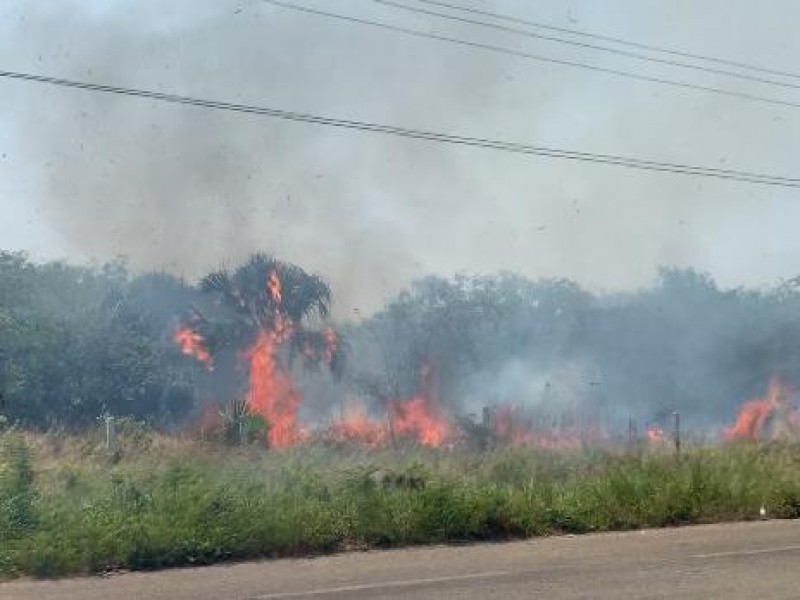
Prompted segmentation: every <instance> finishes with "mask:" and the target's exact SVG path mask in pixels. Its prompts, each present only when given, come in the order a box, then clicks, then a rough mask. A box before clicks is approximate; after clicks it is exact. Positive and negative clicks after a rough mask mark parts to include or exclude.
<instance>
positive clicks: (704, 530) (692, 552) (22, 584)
mask: <svg viewBox="0 0 800 600" xmlns="http://www.w3.org/2000/svg"><path fill="white" fill-rule="evenodd" d="M799 561H800V521H769V522H761V523H742V524H734V525H709V526H700V527H688V528H682V529H668V530H652V531H644V532H632V533H612V534H601V535H591V536H577V537H557V538H548V539H536V540H531V541H526V542H514V543H506V544H484V545H475V546H464V547H434V548H416V549H411V550H395V551H386V552H368V553H355V554H343V555H337V556H329V557H324V558H315V559H302V560H281V561H267V562H257V563H247V564H238V565H230V566H219V567H205V568H200V569H182V570H174V571H162V572H159V573H135V574H124V575H115V576H112V577H108V578H85V579H71V580H63V581H17V582H12V583H7V584H3V585H0V598H2V599H3V600H6V599H9V600H10V599H12V598H13V599H14V600H33V599H36V600H39V599H42V598H53V599H57V600H114V599H119V600H133V599H145V598H146V599H153V600H161V599H164V600H166V599H174V600H184V599H185V600H212V599H213V600H217V599H237V600H281V599H286V600H288V599H295V600H303V599H310V600H324V599H328V598H371V599H372V598H378V599H399V598H403V599H409V600H414V599H420V598H460V599H479V598H480V599H483V598H498V599H506V598H509V599H515V598H548V599H550V598H553V599H559V600H561V599H572V598H592V599H598V600H603V599H611V598H614V599H617V598H697V599H702V600H708V599H710V598H724V599H726V600H738V599H744V598H747V599H748V600H750V599H753V598H758V599H759V600H762V599H769V598H791V599H797V598H800V562H799Z"/></svg>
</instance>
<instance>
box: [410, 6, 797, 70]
mask: <svg viewBox="0 0 800 600" xmlns="http://www.w3.org/2000/svg"><path fill="white" fill-rule="evenodd" d="M417 2H419V3H421V4H428V5H432V6H439V7H443V8H449V9H452V10H457V11H461V12H463V13H468V14H473V15H481V16H484V17H491V18H493V19H499V20H502V21H507V22H509V23H518V24H520V25H528V26H530V27H538V28H539V29H545V30H547V31H557V32H559V33H569V34H571V35H576V36H581V37H585V38H590V39H595V40H602V41H604V42H613V43H615V44H620V45H623V46H628V47H630V48H639V49H640V50H648V51H650V52H658V53H661V54H669V55H672V56H680V57H682V58H691V59H694V60H702V61H706V62H711V63H716V64H718V65H727V66H729V67H738V68H740V69H747V70H749V71H756V72H759V73H767V74H769V75H781V76H783V77H794V78H796V79H800V74H797V73H790V72H788V71H780V70H777V69H768V68H766V67H761V66H758V65H753V64H750V63H745V62H740V61H736V60H731V59H728V58H719V57H715V56H706V55H703V54H695V53H692V52H684V51H681V50H675V49H673V48H665V47H664V46H656V45H653V44H642V43H640V42H633V41H631V40H626V39H623V38H619V37H614V36H610V35H602V34H598V33H591V32H588V31H581V30H579V29H571V28H568V27H557V26H555V25H550V24H547V23H542V22H541V21H531V20H529V19H521V18H519V17H514V16H511V15H505V14H500V13H495V12H489V11H486V10H479V9H476V8H469V7H466V6H461V5H459V4H451V3H448V2H439V1H438V0H417Z"/></svg>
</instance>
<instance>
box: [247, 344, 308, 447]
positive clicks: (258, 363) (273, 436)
mask: <svg viewBox="0 0 800 600" xmlns="http://www.w3.org/2000/svg"><path fill="white" fill-rule="evenodd" d="M278 339H279V338H278V337H277V336H276V334H275V332H271V331H266V330H262V331H260V332H259V333H258V337H257V338H256V341H255V342H254V343H253V345H252V346H250V348H248V349H247V352H246V356H247V360H248V364H249V367H250V387H249V389H248V391H247V408H248V410H249V411H250V412H251V413H252V414H257V415H261V416H262V417H263V418H264V420H265V421H266V422H267V426H268V433H267V437H268V440H269V445H270V447H271V448H286V447H288V446H291V445H293V444H295V443H297V442H298V441H300V439H301V438H302V437H303V434H302V432H301V431H300V430H299V428H298V426H297V410H298V408H299V407H300V393H299V392H298V391H297V390H296V389H295V387H294V383H293V382H292V379H291V377H290V376H289V374H288V373H287V372H286V371H285V370H284V368H283V367H282V366H281V365H280V364H279V363H278V362H277V360H276V351H277V349H278Z"/></svg>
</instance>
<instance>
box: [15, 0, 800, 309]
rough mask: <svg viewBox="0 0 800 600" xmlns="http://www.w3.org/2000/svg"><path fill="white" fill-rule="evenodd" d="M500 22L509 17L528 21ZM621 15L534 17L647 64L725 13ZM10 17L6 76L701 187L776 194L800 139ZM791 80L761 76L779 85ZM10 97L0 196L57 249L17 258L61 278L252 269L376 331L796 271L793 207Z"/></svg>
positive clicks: (381, 39) (416, 148)
mask: <svg viewBox="0 0 800 600" xmlns="http://www.w3.org/2000/svg"><path fill="white" fill-rule="evenodd" d="M540 4H541V3H540ZM733 4H735V5H736V6H733V7H732V6H731V3H729V2H726V3H724V4H720V8H721V9H722V8H724V12H725V13H726V14H730V11H731V10H733V11H735V13H736V14H737V15H739V16H741V17H742V23H746V24H747V26H748V27H753V28H755V30H756V31H761V32H762V34H763V36H764V37H767V32H766V31H763V30H764V24H763V23H761V21H760V20H758V19H756V20H755V21H754V20H753V19H752V18H747V19H745V17H746V16H747V15H748V14H749V13H750V12H751V11H749V10H748V9H747V8H746V5H747V3H733ZM328 8H330V7H328ZM501 8H505V10H506V11H509V12H516V13H517V14H520V15H523V16H524V15H525V14H526V11H529V10H531V9H530V7H529V6H528V5H527V4H522V5H518V6H512V7H510V8H509V7H501ZM624 8H625V10H622V7H620V10H618V11H615V10H610V9H609V10H602V11H601V10H598V9H594V8H590V7H588V6H583V5H579V4H575V5H574V6H570V7H567V8H566V9H565V8H563V7H562V6H561V3H554V4H553V5H546V4H542V5H541V6H538V5H537V10H539V11H541V14H540V15H539V16H540V17H541V18H543V19H545V20H547V19H549V20H551V21H552V22H556V23H559V22H561V21H563V20H564V19H566V18H568V17H569V18H570V19H580V20H581V23H584V22H586V23H587V28H592V26H594V28H595V29H601V30H606V31H623V32H625V33H628V34H631V32H639V33H641V35H640V36H638V37H640V38H642V39H650V38H648V36H647V35H646V34H647V33H650V34H652V37H653V39H661V38H663V39H667V38H668V37H669V36H675V35H686V36H688V37H687V38H686V39H678V40H675V41H676V44H680V43H684V44H685V45H686V47H692V46H693V45H694V46H695V47H697V44H700V43H701V42H702V41H704V39H705V36H701V35H700V33H699V32H700V30H701V28H700V25H701V24H702V23H706V24H707V21H710V20H711V19H712V18H714V17H716V16H717V15H718V14H719V13H716V12H714V11H715V8H714V7H710V6H709V7H708V8H707V12H703V13H702V14H701V15H699V16H698V19H697V23H696V24H695V23H694V22H693V23H692V26H691V27H689V28H688V29H687V32H686V33H685V34H681V32H678V31H676V28H674V27H670V28H669V31H668V32H665V31H661V30H659V29H657V27H661V25H658V23H661V22H668V19H670V18H673V19H674V18H676V17H675V15H680V10H679V7H671V8H664V9H663V10H664V11H666V12H665V13H664V14H663V15H661V16H663V17H664V18H665V20H663V19H659V18H656V17H657V16H658V15H654V14H652V7H650V8H648V9H647V10H644V9H642V11H644V12H640V10H639V9H636V10H631V7H630V6H628V5H627V4H626V5H625V6H624ZM2 10H3V13H2V16H3V19H0V28H2V29H0V50H2V52H0V53H1V54H2V56H5V57H6V64H4V66H5V67H7V68H14V69H18V70H30V71H33V72H39V73H46V74H55V75H59V76H63V77H72V78H76V79H82V80H89V81H96V82H102V83H109V84H118V85H123V86H132V87H142V88H148V89H154V90H159V91H166V92H172V93H178V94H189V95H194V96H198V97H205V98H211V99H220V100H227V101H233V102H243V103H252V104H262V105H267V106H274V107H279V108H286V109H291V110H296V111H307V112H314V113H322V114H326V115H331V116H336V117H343V118H348V117H350V118H356V119H362V120H371V121H375V122H385V123H391V124H399V125H406V126H413V127H419V128H428V129H431V130H437V131H445V132H462V133H464V132H465V133H467V134H472V135H478V136H487V137H496V138H501V139H513V140H519V141H530V142H535V143H541V144H543V145H552V146H561V147H567V148H569V147H574V148H578V149H584V150H589V151H600V152H616V153H620V154H629V155H639V156H645V157H652V158H657V159H664V160H680V161H683V162H696V163H698V164H707V165H710V166H715V165H716V164H723V165H724V166H728V165H730V166H732V167H737V166H747V167H749V168H751V169H755V170H759V169H760V170H763V171H767V172H790V171H791V168H792V164H791V157H792V156H794V155H795V154H796V152H792V151H791V150H792V146H791V145H792V144H796V137H797V136H787V135H786V126H787V121H789V120H793V119H794V116H793V115H790V114H788V113H786V111H781V110H779V109H775V108H770V109H766V108H763V107H760V106H758V105H748V104H746V103H744V104H743V103H741V102H736V101H731V100H724V99H720V98H718V97H714V96H703V95H692V94H688V93H678V92H675V91H670V90H668V89H662V88H658V87H653V86H649V85H644V84H635V83H632V82H626V81H617V80H609V79H608V78H602V77H600V76H598V75H592V74H589V73H585V72H576V71H569V70H565V69H563V68H557V67H552V66H550V67H548V66H543V65H538V64H535V63H530V62H529V61H523V60H520V59H514V58H512V57H508V56H503V55H493V54H489V53H480V52H477V51H468V50H465V49H463V48H457V47H454V46H449V45H446V44H442V43H437V42H432V41H431V42H427V41H423V40H416V39H412V38H406V37H403V36H400V35H396V34H391V33H389V32H386V31H381V30H373V29H369V28H365V27H357V26H355V25H345V24H342V23H336V22H329V21H325V20H323V19H319V18H313V17H309V16H307V15H299V14H294V13H291V12H287V11H282V10H279V9H277V8H274V7H270V6H268V5H265V4H263V3H261V2H256V1H251V0H248V1H243V2H219V1H217V0H213V1H212V0H201V1H197V0H192V1H189V0H178V1H175V2H170V3H168V5H165V4H164V3H162V2H155V1H154V0H144V1H138V2H132V1H122V0H117V1H115V2H101V1H99V0H96V1H83V2H63V1H58V2H56V1H55V0H48V1H40V2H36V3H30V2H23V1H22V0H12V1H10V2H6V3H4V7H3V9H2ZM336 10H337V11H339V12H343V13H348V14H358V15H362V16H367V17H373V18H378V19H382V20H389V21H392V22H395V23H400V24H405V25H408V26H413V27H420V28H429V27H431V26H432V24H431V23H430V21H429V20H427V19H422V18H416V17H414V16H411V15H405V14H403V15H401V14H398V13H396V12H392V11H391V10H390V9H387V8H381V7H378V6H375V5H372V4H371V3H365V2H355V1H354V2H347V3H337V5H336ZM796 10H797V9H796V7H794V6H793V5H788V6H787V8H786V10H785V12H786V13H789V12H792V11H796ZM751 16H752V15H751ZM791 21H792V20H791V19H790V18H786V19H784V22H785V23H790V22H791ZM437 28H438V29H439V30H447V31H449V32H451V33H454V34H456V35H459V36H462V37H464V36H466V37H470V38H471V39H477V40H484V41H492V42H495V43H503V44H506V45H507V46H509V47H512V48H517V47H520V48H521V47H523V46H524V47H525V48H526V49H528V50H531V49H534V50H537V51H542V53H550V54H554V53H559V54H560V55H562V56H567V55H570V56H574V57H577V58H581V59H584V60H585V59H589V60H590V61H594V62H596V63H602V64H606V63H608V62H609V61H615V60H619V59H614V58H613V57H600V56H588V57H587V56H586V55H585V54H581V53H577V52H576V51H573V50H567V49H564V48H560V47H550V46H546V47H542V46H541V44H539V45H535V44H534V42H531V41H525V40H521V39H519V38H514V37H509V36H501V35H500V34H498V33H497V32H491V31H477V30H474V29H470V28H467V27H466V26H456V25H453V24H447V25H443V24H438V25H437ZM648 28H649V29H648ZM654 28H656V29H654ZM698 28H700V29H698ZM696 29H697V30H696ZM667 33H669V36H667V35H666V34H667ZM734 33H736V32H734ZM774 33H775V32H774V31H773V32H772V34H773V35H774ZM631 35H632V34H631ZM629 37H630V36H629ZM739 39H740V37H739V36H738V35H732V36H731V39H730V40H727V39H720V40H719V44H720V49H719V52H718V54H723V55H724V54H727V55H729V56H732V57H734V58H736V57H737V53H741V52H744V50H742V49H741V48H739V46H738V41H739ZM761 41H764V42H765V44H764V46H765V49H764V52H765V53H767V52H772V50H770V48H771V46H769V44H766V41H767V40H765V39H762V40H761ZM734 42H735V43H734ZM532 45H533V46H535V47H533V48H532ZM758 47H759V48H761V44H759V45H758ZM699 50H700V51H704V50H706V48H703V47H702V46H700V47H699ZM568 53H570V54H568ZM781 56H782V54H781V53H779V52H777V51H775V52H773V53H772V55H770V59H771V60H774V61H776V65H777V61H779V60H780V59H781ZM742 58H747V59H748V60H754V59H753V57H752V56H749V55H748V56H743V57H742ZM767 62H769V61H767ZM789 62H791V61H789ZM777 66H779V65H777ZM789 66H790V65H789ZM638 68H641V69H645V68H649V67H642V66H641V65H640V66H638ZM675 75H681V76H687V77H689V75H686V74H683V73H676V74H675ZM2 85H3V94H4V98H6V97H7V98H8V106H11V107H12V111H11V112H10V113H9V114H12V115H13V118H12V119H10V120H4V121H3V122H2V124H0V130H2V129H3V127H2V125H5V128H6V129H8V130H9V131H10V134H7V135H8V140H9V141H7V142H6V145H7V147H8V151H7V154H8V156H7V158H6V159H5V160H4V162H3V163H2V167H0V169H2V171H1V172H0V175H2V178H3V179H4V180H6V181H7V182H8V181H11V182H18V183H17V184H14V186H13V187H12V188H10V189H13V190H14V191H15V192H16V193H18V194H19V197H18V198H17V199H15V200H14V202H16V203H21V204H26V203H32V204H35V205H37V209H36V210H37V211H39V212H37V214H36V215H35V217H32V218H33V219H35V220H36V222H37V225H36V226H35V227H34V226H31V227H32V229H31V231H34V230H35V231H36V232H38V233H37V234H36V235H39V236H47V235H48V230H49V231H52V233H53V234H55V235H54V236H53V237H52V240H49V239H48V240H47V241H46V242H42V241H41V240H39V241H36V240H33V239H28V238H26V241H25V242H21V243H24V244H27V246H29V247H33V248H41V247H47V248H49V251H50V252H51V253H55V254H64V253H66V254H67V255H68V256H69V257H70V258H76V257H77V258H80V259H100V260H104V259H107V258H108V257H111V256H115V255H124V256H126V257H128V258H129V260H130V261H131V263H132V265H133V266H134V267H137V268H142V269H164V270H168V271H170V272H173V273H178V274H182V275H186V276H188V277H195V276H199V275H201V274H203V273H204V272H206V271H208V270H209V269H211V268H215V267H218V266H219V265H220V264H221V263H224V264H236V263H238V262H240V261H241V260H243V259H244V257H246V256H247V255H248V254H250V253H252V252H254V251H258V250H266V251H270V252H273V253H275V254H276V255H277V256H280V257H281V258H284V259H286V260H289V261H292V262H296V263H298V264H302V265H303V266H305V267H306V268H308V269H310V270H312V271H317V272H319V273H321V274H324V275H325V276H326V277H327V278H328V279H329V280H330V281H331V283H332V287H333V290H334V295H335V299H336V311H337V314H338V315H339V316H351V315H352V314H353V311H359V312H360V313H361V314H368V313H369V312H371V311H372V310H374V309H375V308H377V307H378V306H380V305H381V304H382V302H383V301H384V300H385V299H386V298H387V297H388V296H389V295H391V294H393V293H394V292H396V291H397V290H399V289H401V288H402V287H403V286H405V285H407V283H408V282H409V281H410V280H411V279H412V278H414V277H418V276H420V275H422V274H423V273H428V272H433V273H441V274H451V273H453V272H456V271H468V272H489V271H494V270H497V269H507V270H515V271H519V272H521V273H524V274H527V275H529V276H531V277H534V278H535V277H539V276H566V277H570V278H573V279H575V280H576V281H579V282H580V283H581V284H583V285H585V286H587V287H588V288H590V289H623V288H630V287H636V286H641V285H644V284H646V283H647V282H649V281H650V280H652V278H653V277H654V274H655V268H656V266H657V265H659V264H675V265H679V266H689V265H691V266H697V267H699V268H701V269H704V270H709V271H711V272H713V273H714V274H715V276H716V277H717V278H718V280H720V281H721V282H722V283H740V282H747V283H756V284H763V283H768V282H771V281H774V280H775V279H776V278H777V277H781V276H783V277H787V276H790V275H792V274H793V272H794V270H795V268H794V266H793V265H794V264H797V263H796V260H795V262H793V261H792V260H781V261H777V260H776V257H778V256H781V257H786V258H794V259H799V258H800V242H797V236H795V235H793V232H791V231H790V223H792V222H793V221H794V219H793V218H792V217H793V216H800V214H798V213H800V205H798V204H797V203H796V202H793V199H792V198H790V197H789V194H788V192H787V193H783V192H774V193H773V192H772V191H770V192H766V191H764V190H763V189H761V188H754V187H748V186H741V185H734V184H728V183H719V182H711V181H703V180H695V179H691V178H689V179H683V178H677V177H665V176H658V175H646V174H641V173H632V172H628V171H625V170H619V169H612V168H607V167H597V166H588V165H579V164H570V163H562V162H558V161H545V160H538V159H536V160H534V159H531V158H529V157H520V156H513V155H504V154H500V153H491V152H485V151H478V150H474V149H459V148H457V147H447V146H437V145H433V144H426V143H422V142H414V141H408V140H399V139H394V138H382V137H380V136H374V135H368V134H354V133H352V132H342V131H336V130H331V129H325V128H320V127H316V126H310V125H300V124H294V123H286V122H280V121H274V120H267V119H260V118H255V117H252V116H243V115H236V114H225V113H221V112H215V111H211V110H203V109H197V108H187V107H179V106H171V105H165V104H159V103H155V102H150V101H144V100H137V99H131V98H123V97H111V96H103V95H97V94H95V95H92V94H87V93H83V92H77V91H74V90H62V89H51V88H46V87H39V86H28V85H23V84H20V83H10V82H6V83H3V84H2ZM3 139H6V138H5V137H4V138H3ZM742 139H747V140H749V141H748V143H747V144H743V143H742ZM764 148H769V149H775V150H774V151H772V150H770V151H769V152H763V149H764ZM26 182H27V183H26ZM6 185H9V186H11V185H12V184H11V183H7V184H6ZM765 200H766V201H768V202H769V205H768V206H769V207H770V210H767V211H765V210H764V204H763V202H764V201H765ZM720 202H725V203H726V204H725V207H730V210H728V209H727V208H725V207H723V206H721V204H720ZM37 227H38V229H37ZM756 229H761V230H769V231H771V232H773V235H771V236H770V239H771V240H772V241H771V242H770V243H769V244H766V245H765V244H762V243H760V242H759V241H758V240H757V239H756V236H754V235H753V234H754V230H756ZM28 237H33V236H28ZM775 240H780V242H776V241H775Z"/></svg>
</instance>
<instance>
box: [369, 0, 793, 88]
mask: <svg viewBox="0 0 800 600" xmlns="http://www.w3.org/2000/svg"><path fill="white" fill-rule="evenodd" d="M372 1H373V2H375V3H376V4H381V5H384V6H390V7H392V8H396V9H398V10H405V11H408V12H411V13H416V14H421V15H428V16H432V17H437V18H439V19H448V20H450V21H458V22H460V23H467V24H469V25H477V26H479V27H487V28H490V29H496V30H498V31H503V32H505V33H512V34H515V35H522V36H526V37H532V38H536V39H540V40H545V41H548V42H556V43H558V44H567V45H569V46H576V47H578V48H588V49H590V50H600V51H601V52H608V53H611V54H617V55H619V56H625V57H627V58H634V59H636V60H643V61H647V62H653V63H658V64H662V65H668V66H671V67H680V68H682V69H694V70H696V71H702V72H704V73H714V74H716V75H724V76H726V77H735V78H737V79H743V80H745V81H753V82H756V83H763V84H767V85H775V86H780V87H786V88H795V89H800V84H797V83H787V82H784V81H777V80H775V79H767V78H764V77H759V76H756V75H747V74H744V73H737V72H736V71H728V70H725V69H717V68H714V67H706V66H703V65H694V64H691V63H687V62H681V61H677V60H672V59H668V58H656V57H652V56H647V55H644V54H639V53H637V52H631V51H629V50H619V49H617V48H609V47H608V46H598V45H596V44H589V43H586V42H577V41H575V40H568V39H565V38H560V37H556V36H552V35H543V34H540V33H535V32H532V31H527V30H525V29H519V28H516V27H509V26H506V25H498V24H496V23H488V22H486V21H478V20H476V19H470V18H467V17H459V16H456V15H450V14H447V13H442V12H437V11H435V10H427V9H424V8H417V7H414V6H409V5H407V4H402V3H400V2H393V1H392V0H372Z"/></svg>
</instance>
